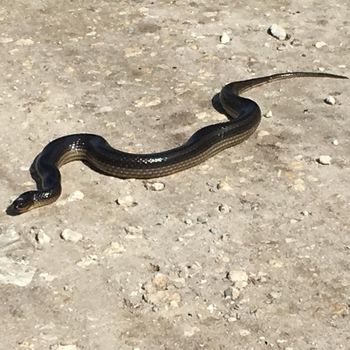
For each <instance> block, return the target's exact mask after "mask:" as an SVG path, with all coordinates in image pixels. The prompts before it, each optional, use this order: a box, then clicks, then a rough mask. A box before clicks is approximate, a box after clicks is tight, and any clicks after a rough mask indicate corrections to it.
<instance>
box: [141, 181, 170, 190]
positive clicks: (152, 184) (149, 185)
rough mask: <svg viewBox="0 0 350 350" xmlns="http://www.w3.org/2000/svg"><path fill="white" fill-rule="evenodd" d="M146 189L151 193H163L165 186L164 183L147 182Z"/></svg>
mask: <svg viewBox="0 0 350 350" xmlns="http://www.w3.org/2000/svg"><path fill="white" fill-rule="evenodd" d="M145 187H146V189H147V190H150V191H163V190H164V188H165V184H164V183H163V182H146V183H145Z"/></svg>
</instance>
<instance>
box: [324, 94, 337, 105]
mask: <svg viewBox="0 0 350 350" xmlns="http://www.w3.org/2000/svg"><path fill="white" fill-rule="evenodd" d="M324 102H326V103H327V105H332V106H333V105H335V98H334V97H333V96H331V95H329V96H327V97H326V98H325V99H324Z"/></svg>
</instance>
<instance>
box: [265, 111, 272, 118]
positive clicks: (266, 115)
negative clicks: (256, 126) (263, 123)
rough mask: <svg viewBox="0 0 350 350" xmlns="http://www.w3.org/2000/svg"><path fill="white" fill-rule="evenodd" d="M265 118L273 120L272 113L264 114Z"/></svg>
mask: <svg viewBox="0 0 350 350" xmlns="http://www.w3.org/2000/svg"><path fill="white" fill-rule="evenodd" d="M264 117H265V118H272V111H268V112H267V113H265V114H264Z"/></svg>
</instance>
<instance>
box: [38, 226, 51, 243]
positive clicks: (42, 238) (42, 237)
mask: <svg viewBox="0 0 350 350" xmlns="http://www.w3.org/2000/svg"><path fill="white" fill-rule="evenodd" d="M35 240H36V241H37V242H38V243H39V245H46V244H49V243H50V241H51V238H50V237H49V236H48V235H47V234H46V233H45V232H44V231H43V230H39V232H37V233H36V235H35Z"/></svg>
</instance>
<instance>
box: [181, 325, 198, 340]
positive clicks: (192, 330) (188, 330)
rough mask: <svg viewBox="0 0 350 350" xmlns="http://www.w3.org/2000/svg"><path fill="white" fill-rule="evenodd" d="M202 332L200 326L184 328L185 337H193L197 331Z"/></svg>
mask: <svg viewBox="0 0 350 350" xmlns="http://www.w3.org/2000/svg"><path fill="white" fill-rule="evenodd" d="M198 332H200V329H199V328H198V327H187V328H186V329H185V330H184V337H187V338H188V337H193V336H194V335H195V333H198Z"/></svg>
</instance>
